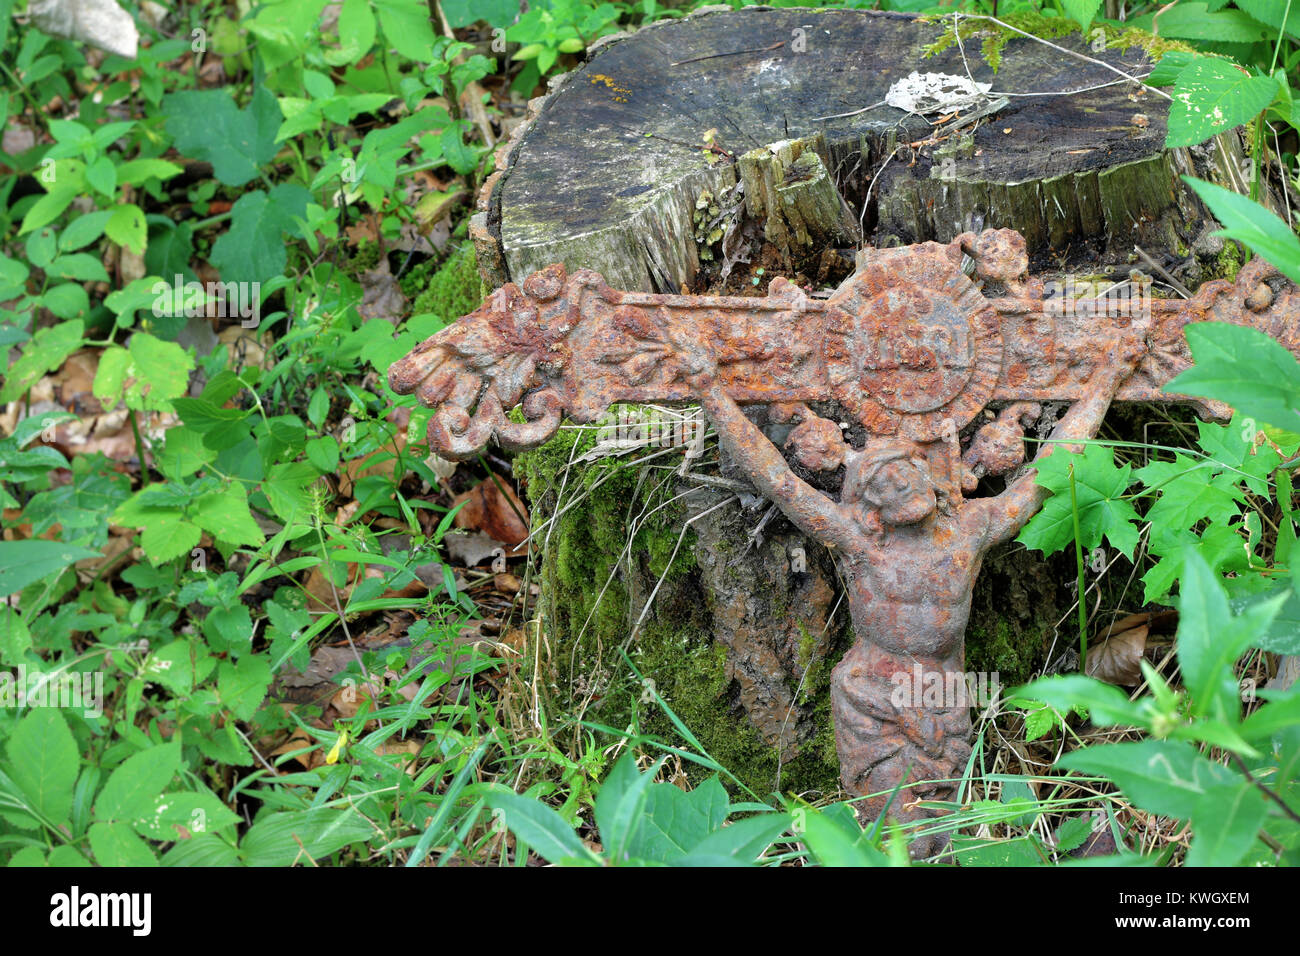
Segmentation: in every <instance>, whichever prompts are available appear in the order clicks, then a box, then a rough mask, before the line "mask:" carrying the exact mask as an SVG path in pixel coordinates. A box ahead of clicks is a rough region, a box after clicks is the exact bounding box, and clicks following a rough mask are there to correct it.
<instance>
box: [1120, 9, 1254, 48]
mask: <svg viewBox="0 0 1300 956" xmlns="http://www.w3.org/2000/svg"><path fill="white" fill-rule="evenodd" d="M1270 2H1271V0H1270ZM1162 6H1164V5H1162ZM1218 6H1220V7H1221V6H1222V4H1218ZM1138 22H1139V23H1140V24H1141V28H1142V29H1150V28H1151V27H1150V23H1151V21H1150V18H1149V17H1143V18H1142V20H1140V21H1138ZM1156 23H1157V24H1158V25H1159V30H1160V35H1161V36H1162V37H1176V38H1178V39H1182V40H1213V41H1215V42H1217V43H1254V42H1256V41H1258V40H1262V39H1263V38H1264V29H1263V27H1262V26H1261V25H1260V24H1259V23H1258V22H1257V21H1256V20H1254V19H1253V18H1251V17H1250V16H1248V15H1247V14H1245V13H1242V12H1241V11H1240V10H1215V11H1213V12H1211V11H1210V9H1209V7H1207V6H1206V4H1204V3H1188V2H1187V0H1182V2H1180V3H1177V4H1175V5H1173V6H1171V7H1169V8H1168V9H1165V10H1163V11H1162V12H1161V14H1160V17H1159V19H1158V20H1156Z"/></svg>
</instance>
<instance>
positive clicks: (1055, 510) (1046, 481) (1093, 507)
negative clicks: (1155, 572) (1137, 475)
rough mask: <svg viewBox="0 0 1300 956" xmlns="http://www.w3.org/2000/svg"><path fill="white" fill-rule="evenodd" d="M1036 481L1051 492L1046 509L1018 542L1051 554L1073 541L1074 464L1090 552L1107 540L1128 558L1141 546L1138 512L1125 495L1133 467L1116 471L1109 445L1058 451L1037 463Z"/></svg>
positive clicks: (1081, 525) (1083, 534) (1082, 529)
mask: <svg viewBox="0 0 1300 956" xmlns="http://www.w3.org/2000/svg"><path fill="white" fill-rule="evenodd" d="M1037 464H1038V477H1037V479H1036V480H1037V481H1038V483H1039V484H1040V485H1042V486H1043V487H1044V488H1047V489H1049V490H1050V491H1051V492H1052V497H1050V498H1048V499H1047V501H1046V502H1045V503H1044V505H1043V508H1042V510H1041V511H1039V513H1038V514H1036V515H1035V516H1034V517H1033V519H1031V520H1030V522H1029V523H1028V524H1027V525H1025V528H1024V530H1023V531H1021V532H1020V536H1019V537H1018V538H1016V540H1017V541H1019V542H1020V543H1021V544H1023V545H1024V546H1025V547H1027V548H1037V549H1039V550H1040V551H1042V552H1043V553H1044V554H1052V553H1053V552H1056V551H1059V550H1061V549H1062V548H1064V547H1065V546H1066V545H1067V544H1069V543H1070V542H1071V541H1073V540H1074V511H1073V509H1072V506H1071V495H1070V466H1071V465H1072V464H1073V465H1074V472H1075V473H1074V485H1075V495H1074V497H1075V499H1076V500H1077V503H1078V511H1079V534H1080V535H1081V537H1082V539H1083V540H1082V542H1081V543H1082V544H1083V547H1084V548H1085V549H1090V548H1095V547H1096V546H1097V545H1099V544H1101V541H1102V538H1103V537H1105V539H1106V540H1107V541H1109V542H1110V543H1111V545H1113V546H1114V547H1116V548H1118V549H1119V550H1120V551H1122V552H1123V553H1124V555H1125V556H1127V557H1128V558H1130V559H1131V558H1132V557H1133V549H1134V547H1135V546H1136V545H1137V539H1138V532H1137V527H1136V525H1137V521H1138V513H1137V511H1136V510H1134V508H1133V505H1132V504H1131V503H1130V502H1129V501H1127V500H1126V499H1125V498H1124V497H1123V496H1124V494H1125V492H1126V491H1127V490H1128V487H1129V485H1131V484H1132V483H1133V476H1132V474H1131V471H1132V466H1131V465H1129V464H1125V465H1124V466H1123V467H1116V465H1115V452H1114V450H1113V449H1111V448H1108V447H1106V446H1104V445H1098V444H1090V445H1087V446H1086V447H1085V448H1084V452H1083V454H1082V455H1068V454H1066V453H1065V451H1064V449H1058V450H1057V451H1054V452H1053V453H1052V454H1050V455H1048V456H1047V458H1046V459H1042V460H1040V461H1039V462H1038V463H1037Z"/></svg>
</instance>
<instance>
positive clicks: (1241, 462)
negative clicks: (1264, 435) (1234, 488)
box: [1196, 415, 1282, 496]
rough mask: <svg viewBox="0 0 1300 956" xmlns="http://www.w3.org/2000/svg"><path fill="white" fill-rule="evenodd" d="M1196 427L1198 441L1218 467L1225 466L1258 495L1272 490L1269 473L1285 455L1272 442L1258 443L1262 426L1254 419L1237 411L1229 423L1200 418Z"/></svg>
mask: <svg viewBox="0 0 1300 956" xmlns="http://www.w3.org/2000/svg"><path fill="white" fill-rule="evenodd" d="M1196 428H1197V431H1198V432H1199V433H1200V434H1199V438H1198V442H1197V443H1198V444H1199V445H1200V446H1201V451H1203V452H1205V454H1207V455H1208V456H1209V457H1210V459H1211V460H1212V461H1213V462H1214V465H1215V467H1216V468H1223V469H1224V470H1225V471H1226V472H1227V473H1228V474H1229V475H1231V477H1232V478H1233V480H1234V481H1241V482H1244V483H1245V485H1246V487H1247V488H1249V489H1250V490H1251V491H1252V492H1254V493H1255V494H1257V495H1261V496H1263V495H1267V494H1268V493H1269V489H1268V478H1269V475H1271V474H1272V473H1273V469H1275V468H1276V467H1277V466H1278V465H1280V464H1281V463H1282V456H1281V455H1279V454H1278V453H1277V451H1275V450H1274V449H1273V448H1272V447H1271V446H1270V445H1267V444H1264V445H1260V444H1256V442H1255V436H1256V434H1258V432H1259V429H1258V428H1257V427H1256V423H1255V422H1253V421H1251V420H1249V419H1244V418H1243V417H1242V416H1240V415H1237V416H1235V417H1234V418H1233V420H1232V423H1231V424H1230V425H1219V424H1216V423H1214V422H1197V423H1196Z"/></svg>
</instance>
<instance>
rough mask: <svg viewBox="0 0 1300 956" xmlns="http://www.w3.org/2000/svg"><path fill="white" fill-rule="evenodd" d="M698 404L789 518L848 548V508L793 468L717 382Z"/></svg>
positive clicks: (851, 534) (851, 531)
mask: <svg viewBox="0 0 1300 956" xmlns="http://www.w3.org/2000/svg"><path fill="white" fill-rule="evenodd" d="M700 404H701V405H702V406H703V407H704V411H705V414H707V415H708V416H709V420H710V421H712V422H713V426H714V428H715V429H717V432H718V441H719V442H720V443H721V444H722V447H723V448H725V449H726V451H727V454H728V455H729V456H730V457H731V459H732V460H733V461H734V462H735V463H736V464H737V465H739V466H740V469H741V471H743V472H744V473H745V475H746V476H747V477H748V478H749V480H750V481H752V482H753V483H754V485H755V486H756V487H757V488H758V490H759V491H760V492H762V493H763V495H765V496H766V497H767V498H768V499H769V500H771V501H772V502H773V503H775V504H776V505H777V506H778V507H779V508H780V509H781V510H782V511H783V512H784V513H785V515H786V517H787V518H789V519H790V520H791V521H793V522H794V523H795V525H797V526H798V528H799V529H800V530H801V531H803V532H804V533H805V534H807V535H808V536H810V537H812V538H815V539H816V540H817V541H820V542H821V543H822V544H824V545H827V546H828V547H837V548H840V549H847V548H850V547H852V545H853V542H854V541H855V539H856V537H857V532H856V525H855V523H854V521H853V516H852V515H851V514H850V513H849V511H848V510H847V509H845V508H843V507H841V506H840V505H839V504H837V503H836V502H834V501H832V500H831V499H830V498H829V497H828V496H827V495H825V494H823V493H822V492H820V491H818V490H817V489H816V488H814V487H812V486H811V485H809V484H808V483H806V482H805V481H803V480H802V479H800V478H799V477H798V476H797V475H796V474H795V473H794V472H793V471H791V470H790V466H789V465H787V464H786V461H785V458H784V457H782V455H781V453H780V452H779V451H778V450H777V448H776V446H775V445H773V444H772V443H771V442H770V441H768V439H767V436H766V435H764V434H763V432H762V431H761V430H760V429H759V427H758V426H757V425H755V424H754V423H753V422H751V421H750V420H749V419H748V418H746V417H745V413H744V412H742V411H741V410H740V406H738V405H737V404H736V402H735V400H734V399H732V398H731V396H730V395H728V394H727V393H726V392H725V391H723V390H722V388H721V387H720V386H718V385H716V384H715V385H710V386H709V387H708V389H707V390H706V391H705V392H704V396H703V398H702V399H701V401H700Z"/></svg>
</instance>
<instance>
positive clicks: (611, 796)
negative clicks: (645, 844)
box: [596, 751, 664, 864]
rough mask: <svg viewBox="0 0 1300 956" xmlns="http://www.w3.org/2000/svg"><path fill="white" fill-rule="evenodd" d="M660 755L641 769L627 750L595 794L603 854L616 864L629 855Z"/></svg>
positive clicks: (642, 821)
mask: <svg viewBox="0 0 1300 956" xmlns="http://www.w3.org/2000/svg"><path fill="white" fill-rule="evenodd" d="M663 759H664V758H661V759H660V761H659V762H658V763H656V764H655V765H654V766H653V767H652V768H651V770H649V771H647V772H646V773H641V772H640V771H639V770H638V769H637V766H636V757H635V755H634V754H632V752H631V751H629V752H627V753H625V754H624V755H623V756H622V757H620V758H619V760H618V762H617V763H615V764H614V766H613V768H612V769H611V770H610V772H609V775H608V776H607V777H606V778H605V780H604V782H603V783H602V784H601V785H600V791H599V792H598V793H597V794H596V827H597V828H598V829H599V830H600V840H601V843H602V844H603V845H604V847H605V855H606V857H608V858H609V859H610V860H611V861H612V862H614V863H615V864H618V863H622V862H624V861H626V860H629V859H630V858H631V852H630V848H631V846H632V841H633V839H634V838H635V837H636V834H637V830H638V829H639V828H640V827H641V826H642V824H643V823H644V822H645V820H644V811H645V806H646V801H647V799H648V790H649V788H650V784H651V782H652V781H653V780H654V778H655V774H656V773H658V772H659V767H660V766H662V763H663Z"/></svg>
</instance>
